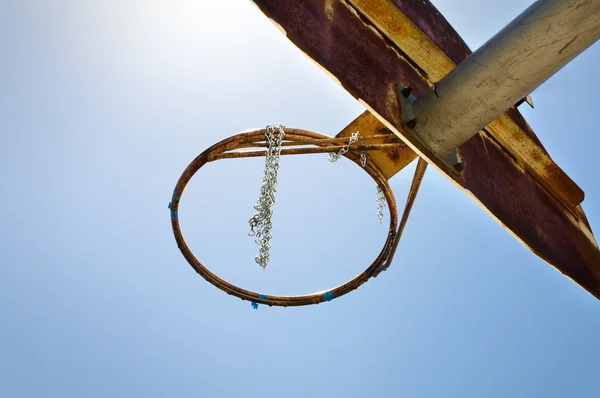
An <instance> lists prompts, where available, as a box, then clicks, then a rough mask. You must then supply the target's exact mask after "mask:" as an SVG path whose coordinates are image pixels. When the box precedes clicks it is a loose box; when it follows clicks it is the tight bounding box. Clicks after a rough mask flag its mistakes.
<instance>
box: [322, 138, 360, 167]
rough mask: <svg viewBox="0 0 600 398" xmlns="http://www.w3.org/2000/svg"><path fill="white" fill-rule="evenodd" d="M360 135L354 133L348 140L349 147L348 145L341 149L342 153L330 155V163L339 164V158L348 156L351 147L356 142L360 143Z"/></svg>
mask: <svg viewBox="0 0 600 398" xmlns="http://www.w3.org/2000/svg"><path fill="white" fill-rule="evenodd" d="M359 134H360V133H359V132H358V131H357V132H354V133H352V136H350V139H349V140H348V145H346V146H345V147H343V148H342V149H340V151H339V152H338V153H330V154H329V161H330V162H337V161H338V159H339V158H341V157H342V156H344V155H345V154H346V152H348V150H349V149H350V145H352V144H354V143H355V142H356V141H358V136H359Z"/></svg>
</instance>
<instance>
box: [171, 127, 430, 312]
mask: <svg viewBox="0 0 600 398" xmlns="http://www.w3.org/2000/svg"><path fill="white" fill-rule="evenodd" d="M272 127H273V126H267V128H265V129H259V130H253V131H248V132H244V133H240V134H237V135H234V136H231V137H229V138H226V139H224V140H222V141H221V142H219V143H217V144H215V145H213V146H211V147H210V148H208V149H207V150H205V151H204V152H202V153H201V154H200V155H199V156H198V157H196V159H194V160H193V161H192V162H191V163H190V164H189V166H188V167H187V168H186V169H185V170H184V172H183V173H182V175H181V177H180V178H179V181H178V182H177V185H176V186H175V190H174V191H173V196H172V200H171V202H170V203H169V209H170V212H171V225H172V227H173V234H174V235H175V240H176V242H177V246H178V247H179V249H180V250H181V253H182V254H183V256H184V257H185V259H186V260H187V261H188V263H189V264H190V265H191V266H192V268H193V269H194V270H195V271H196V272H197V273H198V274H200V275H201V276H202V277H203V278H204V279H206V280H207V281H208V282H210V283H211V284H212V285H214V286H216V287H217V288H219V289H221V290H223V291H224V292H226V293H228V294H230V295H233V296H236V297H238V298H240V299H242V300H247V301H251V302H252V306H253V307H254V308H256V306H257V305H258V304H266V305H269V306H274V305H275V306H283V307H287V306H303V305H310V304H319V303H321V302H324V301H330V300H332V299H334V298H338V297H341V296H343V295H345V294H347V293H349V292H350V291H352V290H354V289H356V288H358V287H359V286H360V285H362V284H363V283H365V282H366V281H367V280H369V279H370V278H371V277H376V276H377V275H378V274H379V273H380V272H381V271H384V270H386V269H387V268H388V267H389V265H390V263H391V261H392V258H393V256H394V252H395V250H396V247H397V245H398V241H399V238H400V236H401V234H402V229H403V228H404V225H405V223H406V217H407V216H408V213H407V211H406V209H408V211H410V206H411V205H412V201H413V200H414V195H413V196H412V199H411V195H409V200H408V201H407V206H406V209H405V213H404V214H403V217H402V220H401V222H400V226H398V212H397V207H396V201H395V199H394V195H393V193H392V190H391V188H390V186H389V184H388V180H387V178H386V177H385V176H384V175H383V174H382V172H381V171H380V170H379V168H378V167H377V166H376V164H375V163H374V162H373V161H372V160H371V159H370V157H368V156H366V153H367V152H368V151H374V150H381V149H382V148H391V147H392V146H393V145H398V144H394V143H383V144H381V143H380V144H370V143H369V140H372V139H378V138H381V136H378V135H372V136H365V137H361V140H362V141H361V142H360V143H357V140H356V139H351V140H350V141H349V140H348V138H332V137H329V136H326V135H323V134H319V133H315V132H310V131H306V130H300V129H292V128H287V129H285V134H283V131H281V132H280V135H279V138H280V141H279V143H278V144H279V148H278V151H277V156H279V155H281V156H285V155H298V154H307V153H330V154H331V153H334V154H335V155H334V156H333V157H331V158H335V156H343V157H346V158H347V159H350V160H351V161H352V162H354V163H355V164H356V165H358V166H359V167H360V168H362V169H363V170H364V171H365V172H366V173H367V174H368V175H369V176H370V177H371V178H372V179H373V180H374V181H375V183H376V184H377V190H378V193H377V199H378V212H379V213H381V211H382V208H383V206H384V204H387V207H388V209H389V213H390V222H389V232H388V235H387V238H386V240H385V242H384V244H383V247H382V249H381V251H380V252H379V254H378V255H377V257H376V258H375V260H374V261H373V262H372V263H371V264H370V265H369V266H368V267H366V269H365V270H364V271H363V272H362V273H361V274H359V275H357V276H356V277H354V278H353V279H351V280H349V281H348V282H346V283H344V284H342V285H339V286H337V287H334V288H332V289H330V290H327V291H323V292H318V293H313V294H309V295H303V296H274V295H267V294H261V293H258V292H253V291H250V290H246V289H243V288H240V287H238V286H236V285H233V284H231V283H229V282H227V281H225V280H223V279H221V278H219V277H218V276H216V275H215V274H213V273H212V272H211V271H210V270H209V269H208V268H207V267H206V266H205V265H203V264H202V263H201V262H200V261H199V260H198V259H197V258H196V256H195V255H194V254H193V253H192V252H191V250H190V249H189V247H188V245H187V244H186V242H185V239H184V238H183V235H182V233H181V229H180V226H179V214H178V210H179V202H180V200H181V196H182V194H183V192H184V190H185V187H186V186H187V184H188V183H189V182H190V180H191V179H192V177H193V176H194V175H195V174H196V173H197V172H198V170H200V169H201V168H202V167H203V166H204V165H205V164H207V163H209V162H214V161H217V160H222V159H233V158H246V157H258V156H267V155H268V153H269V149H271V147H272V145H271V144H272V143H271V142H269V140H268V137H269V136H267V141H265V137H266V135H267V134H268V132H269V131H270V132H271V133H272V132H273V131H272V130H269V129H270V128H272ZM271 138H272V136H271ZM251 148H263V149H267V150H254V151H253V150H248V149H251ZM336 160H337V159H336ZM421 162H422V163H421ZM425 166H426V163H425V162H423V161H421V160H420V161H419V165H418V167H417V171H416V172H415V180H413V187H411V192H412V191H413V190H414V192H415V194H416V189H418V185H419V183H420V181H421V178H422V174H423V173H424V171H425ZM419 173H420V177H419V178H417V174H419ZM266 174H267V173H266V172H265V175H266ZM415 181H417V182H418V183H417V184H416V189H415ZM263 184H264V180H263ZM259 200H260V198H259ZM257 206H258V204H257ZM251 225H252V224H251ZM257 243H258V242H257ZM261 253H262V252H261ZM257 262H258V259H257ZM259 264H260V263H259ZM260 265H261V266H262V264H260Z"/></svg>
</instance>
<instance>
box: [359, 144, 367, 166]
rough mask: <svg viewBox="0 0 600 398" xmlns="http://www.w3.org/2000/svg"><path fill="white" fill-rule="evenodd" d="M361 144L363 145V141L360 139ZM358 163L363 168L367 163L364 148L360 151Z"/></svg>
mask: <svg viewBox="0 0 600 398" xmlns="http://www.w3.org/2000/svg"><path fill="white" fill-rule="evenodd" d="M361 145H362V146H363V147H364V146H365V142H364V141H361ZM360 165H361V166H362V167H363V169H364V168H365V166H366V165H367V151H365V150H364V149H363V150H362V151H360Z"/></svg>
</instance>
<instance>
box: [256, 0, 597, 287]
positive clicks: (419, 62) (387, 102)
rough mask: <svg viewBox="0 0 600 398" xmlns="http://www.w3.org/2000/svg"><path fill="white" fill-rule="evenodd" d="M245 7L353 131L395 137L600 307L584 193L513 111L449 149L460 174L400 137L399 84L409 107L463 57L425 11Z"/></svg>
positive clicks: (319, 0)
mask: <svg viewBox="0 0 600 398" xmlns="http://www.w3.org/2000/svg"><path fill="white" fill-rule="evenodd" d="M253 2H254V3H255V4H256V5H257V6H258V7H259V8H260V9H261V11H262V12H263V13H264V14H265V15H266V16H267V17H268V18H269V19H271V20H272V21H273V22H274V23H275V24H276V25H277V26H278V27H279V28H280V30H281V31H282V32H283V33H284V34H285V35H286V36H287V38H288V39H289V40H290V41H292V42H293V43H294V44H295V45H296V46H297V47H298V48H299V49H300V50H302V51H303V52H304V53H305V54H306V55H307V56H308V57H310V58H311V59H312V60H313V61H314V62H316V63H317V64H318V65H319V66H320V67H322V68H323V69H324V70H325V71H326V72H327V73H328V74H329V75H330V76H331V77H332V78H334V79H335V80H336V81H338V83H339V84H340V85H341V86H342V87H344V89H345V90H346V91H347V92H348V93H349V94H351V95H352V96H353V97H355V98H356V99H357V100H358V101H360V103H361V104H363V105H364V106H365V107H366V108H367V110H368V113H365V114H363V115H361V116H359V118H357V120H355V121H353V122H352V124H353V126H355V125H360V123H361V121H362V120H363V119H365V120H366V119H369V120H368V123H367V124H368V125H371V126H372V127H371V128H373V129H379V130H386V131H391V132H392V133H393V134H395V135H397V136H398V137H400V138H401V139H402V140H403V141H404V142H405V143H406V144H407V146H408V148H407V151H408V152H410V151H412V152H413V153H412V155H410V154H409V156H408V158H410V159H411V160H412V158H414V157H415V156H417V155H418V156H420V157H422V158H424V159H425V160H426V161H427V162H428V163H429V164H430V165H432V166H433V167H435V168H436V169H437V170H438V171H440V172H441V173H442V174H443V175H445V176H446V177H447V178H448V179H449V180H451V181H452V182H453V183H454V184H455V185H456V187H457V188H458V189H460V190H461V191H462V192H463V193H465V194H466V195H468V196H469V197H470V198H471V199H472V200H473V201H475V202H476V203H477V204H478V205H479V206H480V207H481V208H482V209H483V210H484V211H486V212H487V213H488V214H489V215H490V216H491V217H492V218H494V219H495V220H496V221H497V222H498V223H499V224H500V225H502V226H503V227H504V228H505V229H506V230H507V231H509V232H510V233H511V234H512V235H513V236H514V237H515V238H516V239H518V240H519V241H520V242H521V243H522V244H523V245H525V246H526V247H528V248H529V249H530V250H531V251H532V252H533V253H535V254H536V255H538V256H539V257H540V258H542V259H543V260H545V261H546V262H548V263H549V264H551V265H553V266H554V267H555V268H556V269H558V270H559V271H560V272H562V273H563V274H565V275H566V276H568V277H569V278H571V279H572V280H574V281H575V282H576V283H578V284H579V285H581V286H582V287H583V288H584V289H586V290H587V291H588V292H590V293H591V294H593V295H594V296H595V297H597V298H600V251H599V250H598V245H597V242H596V240H595V238H594V236H593V233H592V231H591V228H590V226H589V223H588V221H587V219H586V216H585V214H584V212H583V210H582V208H581V206H580V203H581V202H582V201H583V198H584V193H583V191H582V190H581V189H580V188H579V187H578V186H577V185H576V184H575V183H574V182H573V181H572V180H571V179H570V178H569V177H568V176H567V175H566V174H565V173H564V172H563V171H562V170H561V169H560V168H559V167H558V166H557V165H556V164H555V163H554V161H553V160H552V159H551V158H550V156H549V155H548V153H547V152H546V150H545V149H544V147H543V146H542V144H541V142H540V140H539V139H538V138H537V136H536V135H535V133H534V132H533V131H532V129H531V128H530V126H529V125H528V124H527V122H526V121H525V120H524V118H523V117H522V116H521V114H520V113H519V111H518V110H517V109H516V107H513V108H511V109H509V110H508V111H506V112H505V113H504V114H503V115H501V116H500V117H499V118H497V119H496V120H494V121H493V122H492V123H490V124H489V125H488V126H487V127H486V128H485V129H483V130H482V131H480V132H479V133H478V134H476V135H475V136H473V137H472V138H471V139H470V140H468V141H467V142H465V143H464V144H462V145H461V146H460V147H459V148H458V150H457V153H458V155H459V157H460V158H461V160H462V161H463V164H464V169H463V170H462V171H461V172H460V173H457V172H456V170H452V169H451V168H450V167H449V166H448V165H447V164H446V163H444V162H441V161H440V160H439V159H437V158H436V156H434V154H433V153H431V152H430V151H429V150H428V148H427V147H424V146H423V145H421V143H420V142H419V141H418V140H415V139H414V138H413V136H412V135H411V134H410V133H409V132H407V131H406V129H405V128H404V127H403V123H402V109H401V106H400V101H401V98H400V95H399V92H398V84H401V85H402V86H405V87H411V88H412V90H413V92H412V93H413V94H414V95H415V96H416V97H417V98H418V97H419V96H420V95H422V94H424V93H425V92H426V91H427V90H428V89H429V88H430V87H431V86H433V85H434V84H435V83H436V82H438V81H439V80H440V79H441V78H442V77H443V76H445V75H446V74H447V73H448V72H450V71H451V70H452V69H453V68H454V67H455V66H456V65H457V64H459V63H460V62H461V61H463V60H464V59H465V58H467V57H468V56H469V55H470V53H471V52H470V50H469V48H468V47H467V45H466V44H465V43H464V41H463V40H462V39H461V38H460V36H459V35H458V34H457V33H456V32H455V31H454V29H453V28H452V27H451V26H450V24H449V23H448V22H447V21H446V20H445V19H444V17H443V16H442V15H441V14H440V13H439V12H438V11H437V10H436V9H435V7H434V6H433V5H432V4H431V3H430V2H429V1H409V0H296V1H286V2H282V1H278V0H253ZM373 117H374V118H376V122H375V123H376V124H377V126H374V125H373V120H372V119H373ZM346 130H348V129H345V130H344V131H343V132H342V133H344V134H347V131H346ZM404 165H405V162H400V163H399V164H398V165H397V169H396V170H395V171H398V170H399V169H401V168H402V167H404ZM388 166H389V167H391V168H393V167H394V166H393V165H388ZM393 172H394V170H391V171H389V172H388V173H387V174H388V176H391V175H393Z"/></svg>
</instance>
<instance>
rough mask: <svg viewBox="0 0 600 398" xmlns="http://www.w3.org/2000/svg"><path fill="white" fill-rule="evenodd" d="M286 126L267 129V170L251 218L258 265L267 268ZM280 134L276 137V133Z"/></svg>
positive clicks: (277, 125) (251, 231)
mask: <svg viewBox="0 0 600 398" xmlns="http://www.w3.org/2000/svg"><path fill="white" fill-rule="evenodd" d="M284 128H285V126H283V125H281V124H270V125H268V126H267V127H266V132H265V137H266V141H267V144H268V149H267V156H266V158H265V170H264V175H263V180H262V186H261V188H260V195H259V197H258V201H257V202H256V205H254V209H255V210H256V211H257V213H256V214H255V215H253V216H252V218H250V220H249V221H248V224H250V232H249V233H248V235H249V236H254V242H256V244H257V245H259V246H260V249H259V254H258V256H256V257H255V261H256V263H257V264H258V265H260V266H261V267H263V268H265V267H266V266H267V263H268V262H269V249H270V248H271V243H270V241H271V238H272V235H271V227H272V226H273V224H272V223H271V217H272V216H273V211H272V210H271V207H272V206H273V205H274V204H275V196H276V195H277V172H278V171H279V158H280V156H281V142H282V141H283V137H284V136H285V132H284ZM276 131H279V134H277V136H275V132H276Z"/></svg>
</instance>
